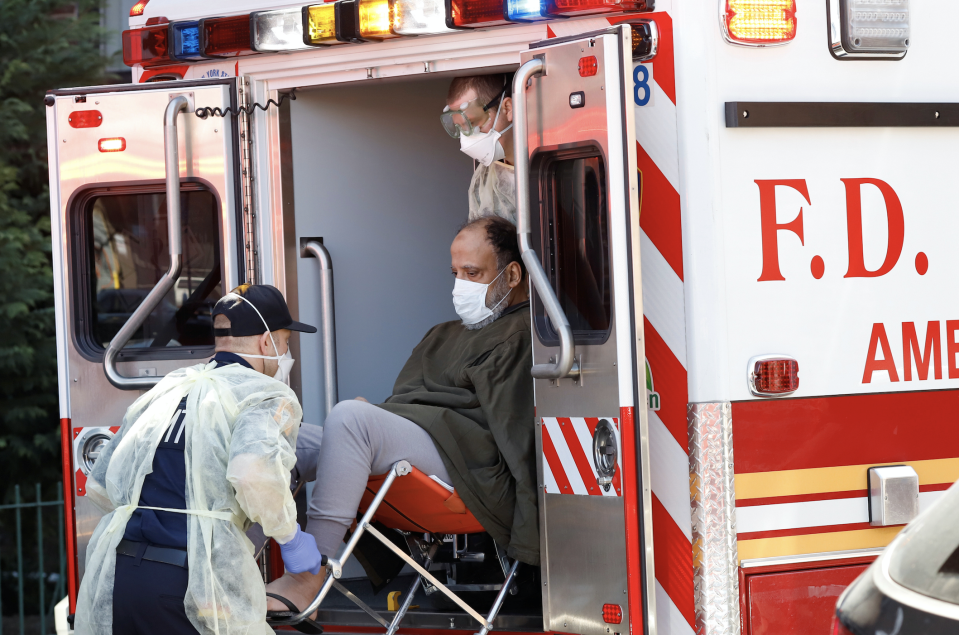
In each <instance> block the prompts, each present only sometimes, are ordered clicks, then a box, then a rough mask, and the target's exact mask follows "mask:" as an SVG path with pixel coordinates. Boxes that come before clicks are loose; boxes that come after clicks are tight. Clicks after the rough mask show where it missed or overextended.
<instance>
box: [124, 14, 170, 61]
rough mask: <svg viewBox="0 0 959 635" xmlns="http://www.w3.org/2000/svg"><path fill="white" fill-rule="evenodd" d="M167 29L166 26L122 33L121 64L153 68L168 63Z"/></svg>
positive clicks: (168, 39) (168, 40) (168, 44)
mask: <svg viewBox="0 0 959 635" xmlns="http://www.w3.org/2000/svg"><path fill="white" fill-rule="evenodd" d="M169 30H170V29H169V27H168V26H167V25H166V24H161V25H158V26H148V27H145V28H142V29H131V30H129V31H124V32H123V36H122V40H123V63H124V64H126V65H127V66H136V65H137V64H141V65H143V66H155V65H160V64H169V63H170V38H169Z"/></svg>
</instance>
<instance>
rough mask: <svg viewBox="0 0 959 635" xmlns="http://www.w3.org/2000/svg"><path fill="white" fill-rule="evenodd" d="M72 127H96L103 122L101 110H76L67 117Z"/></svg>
mask: <svg viewBox="0 0 959 635" xmlns="http://www.w3.org/2000/svg"><path fill="white" fill-rule="evenodd" d="M67 123H69V124H70V127H71V128H96V127H97V126H99V125H100V124H101V123H103V115H101V114H100V111H99V110H76V111H74V112H71V113H70V116H69V117H67Z"/></svg>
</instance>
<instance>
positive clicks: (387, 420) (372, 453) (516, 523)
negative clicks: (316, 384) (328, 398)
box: [267, 216, 539, 609]
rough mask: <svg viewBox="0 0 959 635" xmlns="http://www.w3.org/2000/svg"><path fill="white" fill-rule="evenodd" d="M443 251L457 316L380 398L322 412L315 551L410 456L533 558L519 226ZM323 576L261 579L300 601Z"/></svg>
mask: <svg viewBox="0 0 959 635" xmlns="http://www.w3.org/2000/svg"><path fill="white" fill-rule="evenodd" d="M450 252H451V255H452V270H453V271H452V273H453V275H454V276H455V277H456V282H455V284H454V286H453V305H454V307H455V309H456V313H457V314H458V315H459V317H460V320H458V321H454V322H446V323H444V324H439V325H437V326H434V327H433V328H432V329H430V330H429V332H427V334H426V336H425V337H424V338H423V340H422V341H421V342H420V343H419V344H418V345H417V346H416V348H414V349H413V353H412V355H411V356H410V358H409V360H408V361H407V362H406V365H405V366H404V367H403V370H402V371H401V372H400V375H399V377H398V378H397V379H396V384H395V386H394V387H393V394H392V396H391V397H390V398H389V399H387V400H386V402H385V403H382V404H379V405H372V404H370V403H367V402H366V401H365V400H352V401H341V402H340V403H338V404H337V405H336V406H335V407H334V408H333V410H332V411H331V412H330V414H329V416H328V417H327V419H326V424H325V429H324V433H323V443H322V445H321V446H320V452H319V460H318V461H317V467H316V482H315V486H314V488H313V494H312V498H311V500H310V505H309V509H308V511H307V518H308V520H307V524H306V531H307V533H309V534H312V535H313V537H314V538H316V544H317V546H318V547H319V550H320V552H321V553H323V554H326V555H328V556H335V555H336V554H337V553H338V551H339V548H340V543H341V542H342V541H343V536H344V535H345V534H346V531H347V529H348V528H349V527H350V524H351V523H352V522H353V520H354V519H355V518H356V513H357V508H358V507H359V504H360V499H361V498H362V496H363V492H364V489H365V488H366V483H367V480H368V479H369V477H370V475H371V474H385V473H386V472H388V471H389V469H390V467H391V466H392V465H393V463H395V462H396V461H400V460H407V461H409V462H410V464H412V465H413V466H415V467H417V468H418V469H419V470H420V471H422V472H423V473H424V474H427V475H433V476H436V477H437V478H439V479H440V480H441V481H443V482H444V483H448V484H451V485H453V486H454V487H455V488H456V491H457V492H458V493H459V495H460V497H461V498H462V499H463V502H464V503H465V504H466V507H467V508H468V509H469V510H470V511H471V512H472V513H473V515H474V516H476V519H477V520H479V521H480V523H481V524H482V525H483V528H484V529H486V531H487V532H489V534H490V535H491V536H492V538H493V539H494V540H495V541H496V542H497V543H498V544H500V545H501V546H503V547H506V549H507V553H508V555H509V556H510V557H512V558H515V559H518V560H520V561H522V562H525V563H528V564H532V565H537V564H539V529H538V516H537V506H536V500H537V499H536V478H535V471H536V461H535V457H534V447H535V444H534V422H533V414H534V413H533V379H532V377H531V375H530V369H531V367H532V339H531V335H530V314H529V296H528V289H527V276H526V270H525V268H524V266H523V261H522V259H521V258H520V253H519V248H518V246H517V242H516V228H515V227H514V226H513V224H512V223H510V222H508V221H506V220H503V219H501V218H498V217H495V216H492V217H487V218H481V219H479V220H476V221H473V222H472V223H470V224H468V225H467V226H466V227H465V228H464V229H462V230H461V231H460V232H459V234H458V235H457V236H456V239H455V240H454V241H453V245H452V247H451V248H450ZM322 582H323V575H322V574H321V575H315V574H313V573H311V572H305V573H293V574H291V573H287V574H286V575H284V576H283V577H281V578H279V579H278V580H275V581H274V582H272V583H270V584H269V585H268V586H267V588H268V590H270V591H272V592H273V593H275V594H277V595H280V596H284V597H285V598H288V599H289V600H291V601H292V602H293V603H294V604H296V605H297V606H300V607H303V606H306V605H307V604H309V602H310V601H312V600H313V598H314V597H315V596H316V594H317V593H318V591H319V589H320V586H321V585H322ZM273 602H275V601H274V600H271V603H273ZM271 608H272V606H271ZM276 608H278V609H279V608H282V607H281V606H280V605H279V604H278V603H277V605H276Z"/></svg>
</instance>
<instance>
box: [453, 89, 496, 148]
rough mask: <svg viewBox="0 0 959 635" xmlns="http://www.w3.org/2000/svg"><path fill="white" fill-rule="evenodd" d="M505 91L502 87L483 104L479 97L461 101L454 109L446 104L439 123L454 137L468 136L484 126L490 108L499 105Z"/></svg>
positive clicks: (488, 116)
mask: <svg viewBox="0 0 959 635" xmlns="http://www.w3.org/2000/svg"><path fill="white" fill-rule="evenodd" d="M505 93H506V90H505V89H503V92H502V93H500V94H499V95H497V96H496V97H494V98H493V100H492V101H491V102H489V103H488V104H486V105H485V106H484V105H483V103H482V102H481V101H480V100H479V97H477V98H476V99H473V100H470V101H466V102H463V103H462V104H460V107H459V108H457V109H456V110H452V109H451V108H450V107H449V106H447V107H446V108H444V109H443V114H442V115H440V123H442V124H443V129H444V130H446V133H447V134H448V135H449V136H451V137H453V138H454V139H459V138H460V135H462V136H464V137H468V136H470V135H471V134H473V133H474V132H479V131H480V128H482V127H483V126H485V125H486V122H488V121H489V119H490V114H489V111H490V109H491V108H496V107H497V106H499V104H500V101H501V100H502V98H503V95H504V94H505Z"/></svg>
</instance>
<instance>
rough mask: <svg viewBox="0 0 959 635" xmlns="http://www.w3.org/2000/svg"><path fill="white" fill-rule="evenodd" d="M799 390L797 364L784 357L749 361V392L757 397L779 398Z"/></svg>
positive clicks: (765, 356)
mask: <svg viewBox="0 0 959 635" xmlns="http://www.w3.org/2000/svg"><path fill="white" fill-rule="evenodd" d="M798 388H799V362H797V361H796V360H795V359H793V358H792V357H788V356H786V355H762V356H759V357H753V358H752V359H751V360H749V390H750V392H752V394H754V395H756V396H757V397H781V396H783V395H788V394H790V393H794V392H796V390H797V389H798Z"/></svg>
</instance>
